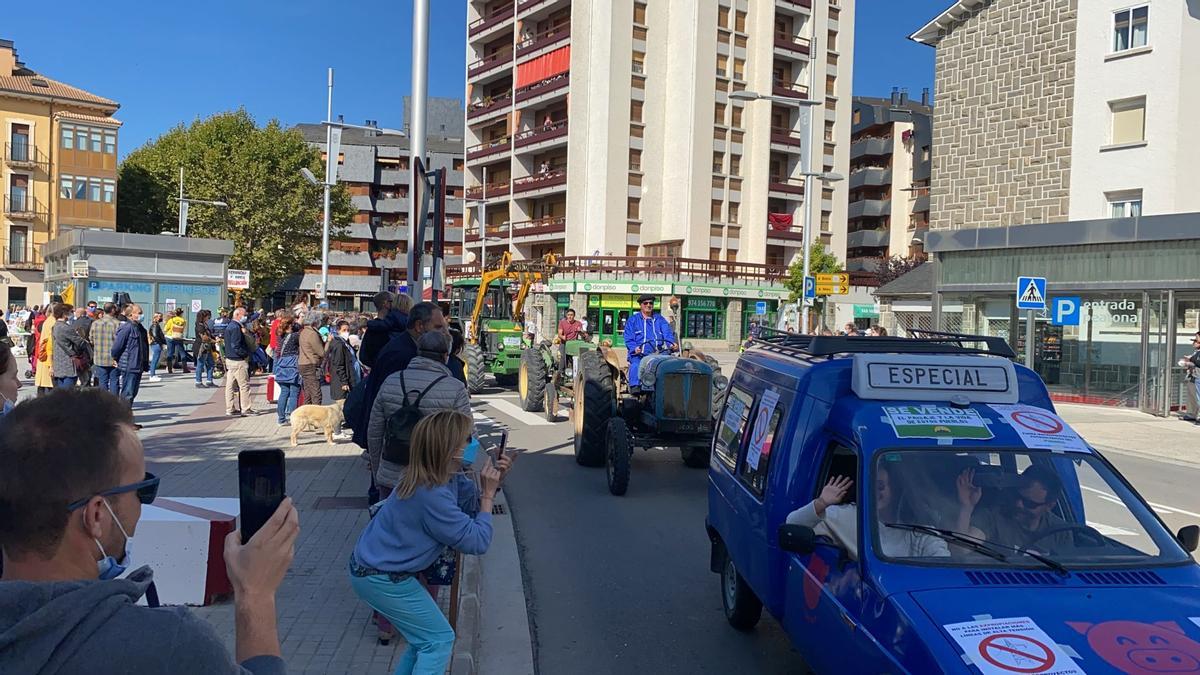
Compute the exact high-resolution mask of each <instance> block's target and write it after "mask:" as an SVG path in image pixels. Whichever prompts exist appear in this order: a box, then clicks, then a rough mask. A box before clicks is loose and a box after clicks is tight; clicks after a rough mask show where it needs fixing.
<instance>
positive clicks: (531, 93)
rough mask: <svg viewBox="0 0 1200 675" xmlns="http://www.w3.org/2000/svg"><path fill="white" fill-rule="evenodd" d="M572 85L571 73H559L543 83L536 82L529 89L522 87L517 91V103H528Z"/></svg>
mask: <svg viewBox="0 0 1200 675" xmlns="http://www.w3.org/2000/svg"><path fill="white" fill-rule="evenodd" d="M570 83H571V74H570V73H559V74H558V75H555V76H553V77H548V78H546V79H544V80H542V81H541V82H535V83H534V84H531V85H529V86H528V87H522V88H520V89H518V90H517V103H520V102H522V101H528V100H529V99H531V98H534V97H537V96H541V95H542V94H548V93H550V92H552V91H556V90H558V89H562V88H563V87H566V86H567V85H568V84H570Z"/></svg>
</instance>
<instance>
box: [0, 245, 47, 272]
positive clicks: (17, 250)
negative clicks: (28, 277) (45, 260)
mask: <svg viewBox="0 0 1200 675" xmlns="http://www.w3.org/2000/svg"><path fill="white" fill-rule="evenodd" d="M4 264H5V265H7V266H8V267H16V268H28V269H40V268H41V267H42V252H41V250H40V249H38V248H37V247H36V246H34V245H33V244H32V243H30V244H26V245H25V246H17V247H12V246H5V247H4Z"/></svg>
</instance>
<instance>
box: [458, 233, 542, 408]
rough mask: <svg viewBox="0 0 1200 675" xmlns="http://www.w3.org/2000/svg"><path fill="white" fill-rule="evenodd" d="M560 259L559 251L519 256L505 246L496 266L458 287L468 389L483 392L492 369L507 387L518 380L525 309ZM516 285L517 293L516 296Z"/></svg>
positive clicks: (526, 343)
mask: <svg viewBox="0 0 1200 675" xmlns="http://www.w3.org/2000/svg"><path fill="white" fill-rule="evenodd" d="M554 263H555V259H554V256H553V255H549V256H547V257H546V258H543V259H541V260H535V261H514V260H513V259H512V256H511V255H510V254H509V253H508V252H507V251H505V252H504V255H503V256H501V258H500V260H499V265H498V266H497V267H496V268H495V269H488V270H484V272H483V274H482V275H480V279H479V282H478V284H477V285H475V284H472V285H469V286H468V285H459V286H455V288H454V291H453V295H452V296H451V316H452V317H454V318H457V319H458V320H459V321H461V322H462V323H463V324H464V325H465V326H466V334H465V336H464V337H465V338H466V345H465V346H464V348H463V361H464V362H465V363H466V375H467V390H468V391H470V392H471V393H472V394H478V393H480V392H481V391H483V388H484V386H485V385H486V378H487V374H488V373H491V374H492V375H494V376H495V378H496V384H497V385H499V386H501V387H512V386H514V385H516V384H517V378H518V373H519V372H520V370H521V354H522V352H523V350H524V349H525V348H526V347H528V346H529V344H528V340H526V338H525V329H524V323H523V318H524V316H523V310H524V306H525V299H526V298H527V297H528V296H529V289H530V288H531V287H532V286H533V284H535V283H538V282H542V281H544V280H545V279H546V278H547V277H548V276H549V274H550V271H551V269H552V268H553V265H554ZM514 288H515V297H510V295H511V293H512V291H513V290H514Z"/></svg>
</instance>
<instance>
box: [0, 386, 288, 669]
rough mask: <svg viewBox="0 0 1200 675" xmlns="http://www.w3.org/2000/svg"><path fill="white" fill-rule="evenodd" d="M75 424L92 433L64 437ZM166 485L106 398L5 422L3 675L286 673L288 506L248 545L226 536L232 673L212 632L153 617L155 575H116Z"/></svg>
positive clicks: (193, 623)
mask: <svg viewBox="0 0 1200 675" xmlns="http://www.w3.org/2000/svg"><path fill="white" fill-rule="evenodd" d="M77 427H78V428H85V429H87V430H88V433H86V434H68V433H63V432H62V430H63V429H68V428H77ZM158 485H159V480H158V478H156V477H154V476H153V475H151V474H149V473H147V472H146V460H145V456H144V452H143V449H142V444H141V442H140V441H139V440H138V437H137V433H136V431H135V430H134V427H133V416H132V413H131V412H130V410H129V408H128V406H126V405H125V404H124V402H122V401H121V399H119V398H117V397H116V396H113V395H112V394H109V393H107V392H103V391H99V390H95V389H75V390H60V391H56V392H54V393H52V394H51V395H48V396H45V397H43V398H40V399H36V400H31V401H29V402H26V403H23V404H21V405H20V406H17V407H16V408H14V409H13V410H12V412H10V413H9V414H8V415H6V416H4V418H3V419H2V420H0V549H2V550H3V560H4V572H3V577H0V673H50V672H54V673H97V674H103V673H139V675H140V674H143V673H144V674H155V673H171V674H176V673H196V674H197V675H199V674H201V673H204V674H209V673H254V674H256V675H266V674H271V675H274V674H277V673H284V672H285V670H286V668H285V666H284V663H283V660H282V658H281V657H280V650H279V637H278V631H277V630H276V617H275V591H276V589H277V588H278V587H279V584H280V582H281V581H282V580H283V576H284V574H285V573H286V572H287V568H288V566H289V565H290V563H291V560H292V555H293V552H294V545H295V540H296V536H297V533H298V532H299V523H298V520H297V514H296V510H295V508H294V507H293V506H292V504H291V500H286V499H285V500H284V502H283V504H282V505H281V506H280V507H279V509H278V510H277V511H276V512H275V514H274V515H273V516H272V517H271V519H270V520H268V521H267V523H266V525H264V526H263V528H262V529H261V530H259V532H258V533H257V534H255V535H254V537H253V538H252V539H251V540H250V541H249V542H248V543H247V544H246V545H244V546H243V545H242V544H241V534H240V533H239V532H236V531H235V532H233V533H232V534H230V536H229V537H227V538H226V539H225V565H226V568H227V570H228V573H229V579H230V581H231V582H232V585H233V589H234V608H235V622H236V633H237V662H235V661H234V659H233V658H231V657H230V655H229V653H228V652H227V651H226V650H225V647H224V644H223V642H222V640H221V638H220V637H219V636H218V635H217V634H216V632H215V631H214V630H213V628H212V627H211V626H210V625H209V624H208V623H206V622H205V621H203V620H202V619H199V618H197V617H196V616H194V615H193V614H191V613H190V612H189V611H188V610H187V609H186V608H183V607H157V606H156V605H157V601H156V598H155V597H154V596H155V594H154V593H153V592H152V586H151V571H150V568H149V567H141V568H139V569H134V570H133V571H132V572H129V573H128V575H127V576H125V577H123V578H118V577H120V576H121V575H122V574H123V573H125V572H126V571H127V570H128V569H130V568H131V563H132V559H131V556H130V551H131V544H132V539H133V537H134V535H135V531H136V529H137V525H138V520H139V518H140V517H141V513H142V505H143V504H149V503H151V502H153V501H154V498H155V496H156V494H157V492H158ZM143 595H147V600H148V602H149V603H150V604H151V605H155V606H154V607H153V608H152V607H141V606H138V605H137V604H136V603H137V601H138V600H139V599H141V598H142V596H143Z"/></svg>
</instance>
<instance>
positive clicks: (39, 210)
mask: <svg viewBox="0 0 1200 675" xmlns="http://www.w3.org/2000/svg"><path fill="white" fill-rule="evenodd" d="M46 214H47V211H46V209H45V208H43V207H42V205H41V203H40V202H38V200H37V199H36V198H35V197H31V196H29V195H22V196H18V197H14V196H13V195H5V196H4V215H6V216H8V217H9V218H12V219H14V220H35V219H37V218H43V217H45V216H46Z"/></svg>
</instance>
